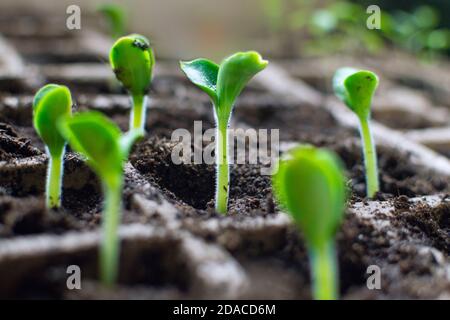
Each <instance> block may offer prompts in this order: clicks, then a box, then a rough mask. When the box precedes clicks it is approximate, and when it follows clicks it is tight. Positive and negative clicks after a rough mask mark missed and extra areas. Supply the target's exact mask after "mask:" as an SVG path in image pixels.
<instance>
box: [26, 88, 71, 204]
mask: <svg viewBox="0 0 450 320" xmlns="http://www.w3.org/2000/svg"><path fill="white" fill-rule="evenodd" d="M71 113H72V97H71V95H70V91H69V89H68V88H67V87H65V86H60V85H56V84H47V85H46V86H44V87H42V88H41V89H40V90H39V91H38V92H37V93H36V95H35V96H34V100H33V123H34V128H35V129H36V131H37V133H38V135H39V136H40V137H41V139H42V141H44V143H45V145H46V148H45V149H46V152H47V154H48V156H49V162H48V167H47V181H46V186H45V195H46V205H47V208H49V209H51V208H59V207H60V206H61V182H62V175H63V159H64V153H65V146H66V140H65V139H64V138H63V137H62V136H61V134H60V133H59V132H58V129H57V121H58V119H59V118H60V117H62V116H68V115H70V114H71Z"/></svg>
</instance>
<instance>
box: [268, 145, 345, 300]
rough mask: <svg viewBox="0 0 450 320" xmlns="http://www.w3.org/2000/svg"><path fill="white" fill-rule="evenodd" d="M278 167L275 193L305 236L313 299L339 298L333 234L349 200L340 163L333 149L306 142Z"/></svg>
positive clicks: (274, 179)
mask: <svg viewBox="0 0 450 320" xmlns="http://www.w3.org/2000/svg"><path fill="white" fill-rule="evenodd" d="M277 169H278V170H277V171H276V172H275V174H274V175H273V178H272V179H273V181H272V185H273V189H274V194H275V196H276V197H277V199H278V201H279V203H280V205H281V206H282V207H283V209H285V210H287V211H288V212H289V213H290V214H291V216H292V217H293V219H294V221H295V223H296V224H297V225H298V227H299V228H300V229H301V230H302V231H303V234H304V236H305V239H306V244H307V247H308V250H309V255H310V266H311V276H312V282H313V295H314V298H315V299H320V300H331V299H337V297H338V283H337V263H336V252H335V241H334V237H335V233H336V230H337V229H338V227H339V225H340V223H341V220H342V217H343V211H344V206H345V201H346V192H345V179H344V175H343V173H342V172H343V171H342V166H341V162H340V160H339V159H338V158H337V157H336V156H335V154H334V153H332V152H330V151H327V150H324V149H316V148H315V147H313V146H310V145H303V146H299V147H297V148H295V149H293V150H291V151H289V152H288V153H287V154H285V155H284V157H282V158H281V159H280V161H279V163H278V168H277Z"/></svg>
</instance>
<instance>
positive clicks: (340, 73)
mask: <svg viewBox="0 0 450 320" xmlns="http://www.w3.org/2000/svg"><path fill="white" fill-rule="evenodd" d="M378 82H379V81H378V77H377V75H376V74H375V73H373V72H371V71H367V70H357V69H353V68H341V69H339V70H337V71H336V73H335V75H334V78H333V89H334V92H335V94H336V96H337V97H338V98H339V99H340V100H342V101H343V102H344V103H345V104H346V105H347V107H348V108H349V109H350V110H352V111H353V112H354V113H355V114H356V115H357V117H358V119H359V122H360V132H361V138H362V141H363V149H364V150H363V153H364V162H365V168H366V186H367V196H368V197H373V196H374V195H375V193H377V192H378V191H379V190H380V187H379V181H378V165H377V153H376V147H375V143H374V140H373V137H372V132H371V128H370V114H371V104H372V98H373V95H374V94H375V91H376V89H377V87H378Z"/></svg>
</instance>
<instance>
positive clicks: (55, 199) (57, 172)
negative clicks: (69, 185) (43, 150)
mask: <svg viewBox="0 0 450 320" xmlns="http://www.w3.org/2000/svg"><path fill="white" fill-rule="evenodd" d="M64 153H65V152H64V148H63V149H62V150H61V151H60V152H59V154H50V152H49V151H48V148H47V154H48V155H49V158H48V166H47V184H46V186H45V187H46V189H47V190H46V192H45V194H46V204H47V208H59V207H60V206H61V184H62V171H63V158H64Z"/></svg>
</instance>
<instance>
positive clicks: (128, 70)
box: [109, 34, 155, 135]
mask: <svg viewBox="0 0 450 320" xmlns="http://www.w3.org/2000/svg"><path fill="white" fill-rule="evenodd" d="M109 60H110V63H111V67H112V69H113V70H114V73H115V75H116V77H117V79H118V80H119V81H120V82H121V83H122V85H123V86H124V87H125V89H127V90H128V92H129V94H130V95H131V99H132V103H133V107H132V112H131V117H130V130H131V129H139V130H140V131H141V133H142V135H144V132H145V128H144V127H145V112H146V105H147V91H148V89H149V87H150V83H151V80H152V72H153V67H154V65H155V56H154V53H153V49H152V48H151V47H150V42H149V41H148V40H147V39H146V38H145V37H144V36H141V35H138V34H132V35H129V36H126V37H122V38H120V39H119V40H117V41H116V43H115V44H114V45H113V47H112V48H111V51H110V53H109Z"/></svg>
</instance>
